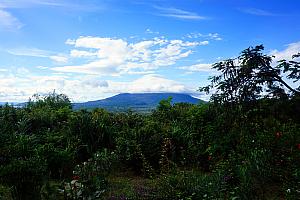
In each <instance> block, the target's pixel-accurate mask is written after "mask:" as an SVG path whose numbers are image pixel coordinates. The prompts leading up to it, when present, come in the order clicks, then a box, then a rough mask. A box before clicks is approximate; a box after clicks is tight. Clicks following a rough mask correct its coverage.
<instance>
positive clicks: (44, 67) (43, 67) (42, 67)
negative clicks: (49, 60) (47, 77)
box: [36, 65, 48, 69]
mask: <svg viewBox="0 0 300 200" xmlns="http://www.w3.org/2000/svg"><path fill="white" fill-rule="evenodd" d="M36 68H38V69H48V67H46V66H41V65H40V66H36Z"/></svg>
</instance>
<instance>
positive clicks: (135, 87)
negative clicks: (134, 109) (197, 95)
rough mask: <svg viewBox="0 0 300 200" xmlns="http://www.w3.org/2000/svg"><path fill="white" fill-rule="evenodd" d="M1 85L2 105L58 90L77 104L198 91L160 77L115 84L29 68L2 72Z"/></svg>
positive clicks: (110, 81)
mask: <svg viewBox="0 0 300 200" xmlns="http://www.w3.org/2000/svg"><path fill="white" fill-rule="evenodd" d="M0 85H1V87H0V102H3V101H10V102H24V101H27V100H28V98H29V97H31V96H32V95H33V94H35V93H40V94H46V93H49V92H51V91H53V90H54V89H55V90H56V91H57V92H58V93H64V94H66V95H68V96H69V97H70V98H71V100H73V101H76V102H78V101H88V100H97V99H102V98H106V97H108V96H112V95H115V94H118V93H124V92H130V93H142V92H184V93H193V92H195V91H196V88H193V87H188V86H186V85H185V84H183V83H180V82H178V81H174V80H171V79H167V78H165V77H163V76H160V75H156V74H148V75H144V76H142V77H140V78H138V79H135V80H133V81H112V80H105V79H102V78H101V77H100V76H98V75H84V76H75V77H74V76H72V77H69V76H66V75H61V74H58V75H57V74H47V76H43V75H35V74H33V73H32V72H30V71H29V70H28V69H25V68H21V69H19V70H15V69H14V70H13V69H12V70H11V71H10V72H4V73H1V74H0Z"/></svg>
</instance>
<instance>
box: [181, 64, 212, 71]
mask: <svg viewBox="0 0 300 200" xmlns="http://www.w3.org/2000/svg"><path fill="white" fill-rule="evenodd" d="M179 69H183V70H187V71H190V72H211V71H213V69H212V64H211V63H199V64H195V65H190V66H183V67H179Z"/></svg>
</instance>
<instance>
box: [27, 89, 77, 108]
mask: <svg viewBox="0 0 300 200" xmlns="http://www.w3.org/2000/svg"><path fill="white" fill-rule="evenodd" d="M28 106H29V107H35V108H45V107H47V108H50V109H59V108H72V104H71V101H70V99H69V98H68V96H66V95H65V94H57V93H56V92H55V90H54V91H53V92H52V93H49V94H48V95H45V96H41V95H40V94H34V95H33V100H31V99H29V102H28Z"/></svg>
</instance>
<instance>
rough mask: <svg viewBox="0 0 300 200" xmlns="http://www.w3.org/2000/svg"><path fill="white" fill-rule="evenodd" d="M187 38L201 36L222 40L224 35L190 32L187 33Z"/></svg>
mask: <svg viewBox="0 0 300 200" xmlns="http://www.w3.org/2000/svg"><path fill="white" fill-rule="evenodd" d="M186 37H187V38H190V39H199V38H205V39H208V40H216V41H220V40H222V37H221V36H220V34H219V33H208V34H202V33H189V34H187V35H186Z"/></svg>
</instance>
